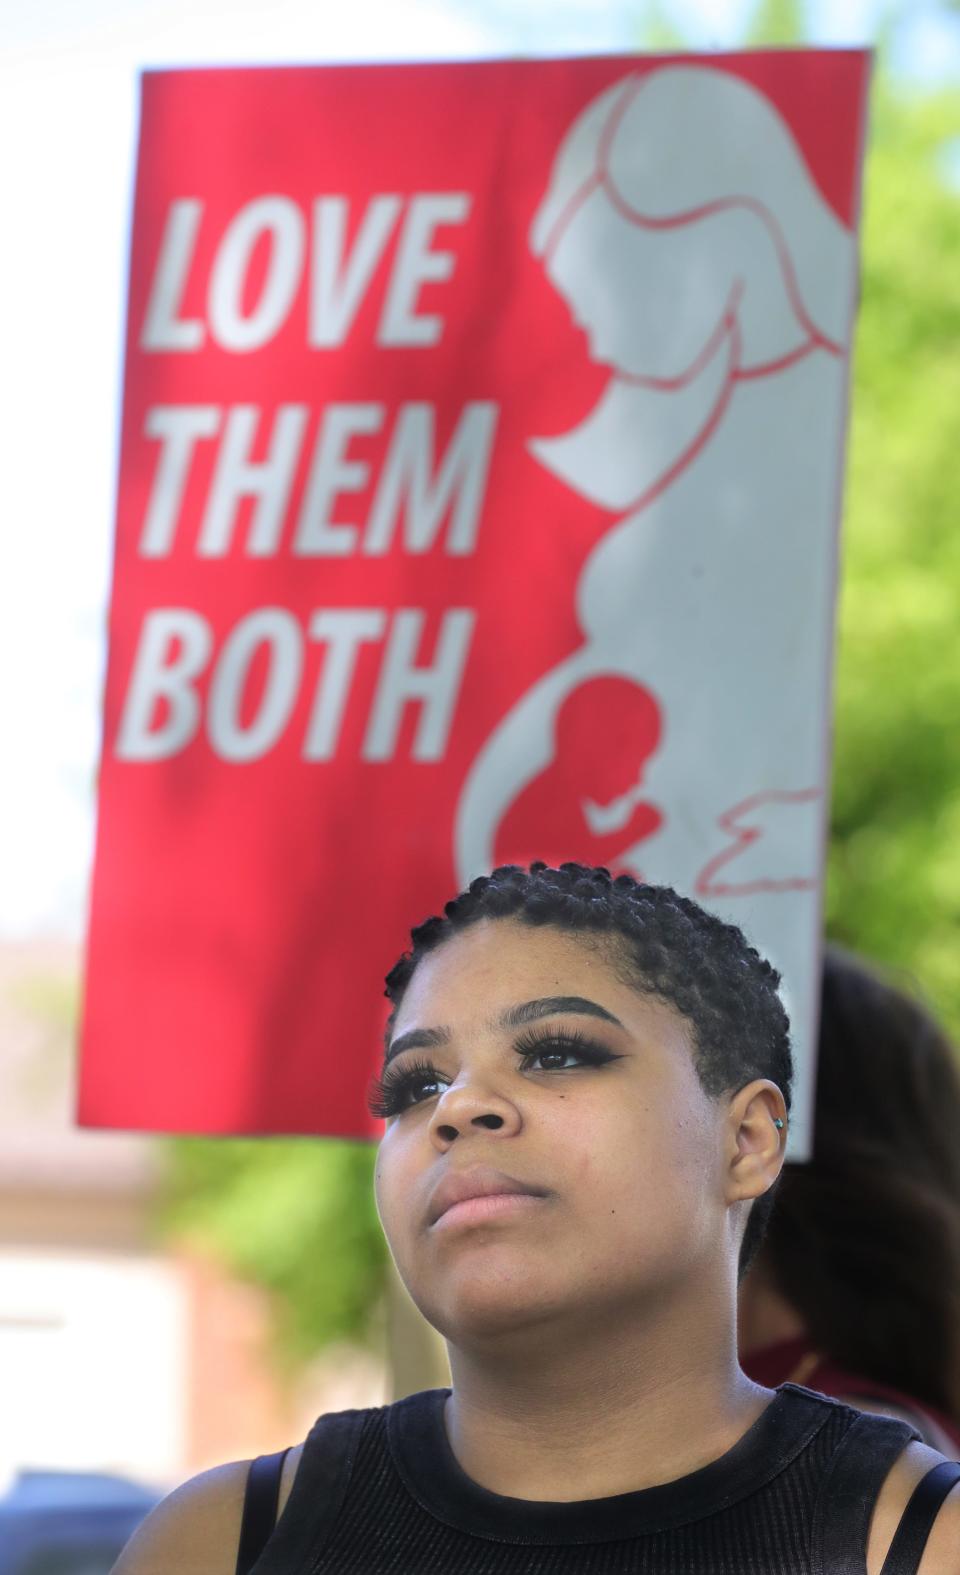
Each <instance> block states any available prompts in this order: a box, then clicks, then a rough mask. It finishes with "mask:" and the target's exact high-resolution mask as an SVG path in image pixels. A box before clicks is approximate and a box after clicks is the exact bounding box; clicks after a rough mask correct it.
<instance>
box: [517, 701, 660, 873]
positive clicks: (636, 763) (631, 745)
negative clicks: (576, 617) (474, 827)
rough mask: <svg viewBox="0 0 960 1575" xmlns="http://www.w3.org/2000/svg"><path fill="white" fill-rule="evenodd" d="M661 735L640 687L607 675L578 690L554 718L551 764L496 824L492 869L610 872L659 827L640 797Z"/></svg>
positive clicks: (656, 712)
mask: <svg viewBox="0 0 960 1575" xmlns="http://www.w3.org/2000/svg"><path fill="white" fill-rule="evenodd" d="M661 730H662V723H661V714H660V707H659V705H658V704H657V701H656V700H655V699H654V697H653V695H652V694H651V693H650V691H649V690H648V689H646V688H644V686H643V685H642V684H638V683H636V682H635V681H634V680H633V679H629V678H619V677H615V676H612V675H609V676H602V677H598V678H593V679H590V680H589V681H588V682H586V683H583V684H580V685H579V687H578V688H576V689H574V690H573V692H572V693H571V694H570V695H568V696H567V698H566V699H565V700H564V702H563V704H562V706H561V707H560V710H559V712H558V715H557V720H556V731H555V741H554V752H553V759H552V760H551V761H550V763H549V765H547V766H546V767H545V769H544V770H543V771H541V772H540V773H539V774H538V775H537V776H535V777H533V778H532V780H531V781H530V782H528V783H527V784H526V786H525V787H523V788H522V789H521V791H520V792H519V794H518V795H517V797H516V798H515V799H514V801H513V803H512V804H511V805H510V806H509V808H508V809H507V810H506V813H505V814H504V816H503V819H502V820H501V822H500V825H499V828H498V830H497V835H496V841H495V855H496V862H497V863H498V864H512V863H523V862H525V861H527V860H529V859H530V858H542V859H546V860H548V861H549V862H559V861H562V860H564V859H577V860H580V861H582V862H583V863H584V864H605V865H606V866H607V867H608V868H610V867H613V866H615V865H616V862H617V858H618V856H619V855H620V854H623V853H626V852H628V851H629V850H630V849H631V848H632V847H634V846H635V844H636V843H638V842H640V841H642V840H643V838H645V837H650V836H652V835H653V833H654V832H655V831H657V830H659V828H660V826H661V825H662V823H663V816H662V814H661V811H660V810H659V809H658V808H657V807H656V806H655V805H653V804H650V803H648V802H646V801H645V799H644V798H643V797H642V781H643V768H644V766H645V764H646V762H647V760H648V759H649V758H650V756H651V755H652V754H653V753H654V751H655V750H656V749H657V747H658V745H659V742H660V736H661Z"/></svg>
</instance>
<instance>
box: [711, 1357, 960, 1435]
mask: <svg viewBox="0 0 960 1575" xmlns="http://www.w3.org/2000/svg"><path fill="white" fill-rule="evenodd" d="M813 1357H816V1361H810V1360H808V1358H813ZM801 1364H802V1370H801V1374H800V1376H799V1377H797V1376H796V1375H797V1370H798V1369H800V1368H801ZM740 1366H741V1367H742V1369H743V1371H744V1372H745V1373H746V1375H747V1377H748V1378H751V1379H752V1380H753V1382H754V1383H755V1384H763V1385H764V1387H765V1388H767V1389H776V1387H777V1385H778V1384H782V1383H786V1382H788V1381H789V1382H791V1383H800V1384H802V1385H803V1386H804V1388H806V1389H814V1390H816V1391H817V1393H818V1394H822V1395H831V1396H833V1397H834V1398H835V1399H840V1400H846V1402H847V1404H848V1405H856V1403H857V1399H858V1398H862V1399H863V1400H869V1401H874V1400H875V1401H877V1402H878V1403H880V1402H882V1401H884V1400H889V1401H890V1403H891V1405H896V1406H900V1407H902V1409H903V1410H905V1411H910V1412H912V1413H913V1414H914V1415H915V1417H916V1425H917V1427H918V1428H919V1429H920V1431H921V1432H924V1433H925V1429H924V1426H923V1422H924V1418H930V1419H931V1420H932V1421H933V1422H935V1423H936V1425H937V1427H939V1428H940V1429H941V1430H942V1432H944V1433H945V1434H946V1435H947V1437H948V1438H949V1439H951V1440H952V1441H953V1444H954V1449H953V1451H951V1452H948V1451H946V1450H944V1451H943V1453H950V1454H952V1457H953V1458H954V1459H958V1460H960V1425H958V1424H957V1422H956V1421H954V1420H953V1418H952V1417H949V1416H946V1415H945V1414H944V1412H943V1411H938V1410H936V1409H935V1408H934V1407H933V1406H930V1405H927V1404H926V1402H921V1401H919V1400H917V1399H915V1398H914V1396H913V1395H908V1394H904V1392H903V1390H902V1389H894V1388H892V1387H891V1385H889V1384H881V1383H878V1382H877V1380H876V1379H875V1378H867V1377H866V1376H865V1375H864V1374H863V1373H854V1372H850V1371H848V1370H847V1369H846V1368H843V1367H839V1366H837V1365H836V1363H834V1362H831V1361H830V1359H829V1357H826V1356H822V1355H821V1354H820V1353H819V1352H818V1351H816V1350H815V1349H814V1347H813V1346H812V1345H811V1344H810V1341H809V1339H808V1338H807V1336H806V1335H801V1336H799V1337H798V1338H797V1339H793V1340H779V1341H778V1342H777V1343H776V1344H775V1345H765V1346H763V1347H762V1348H761V1349H759V1350H756V1351H751V1352H750V1354H749V1356H746V1357H743V1356H741V1358H740ZM934 1447H937V1448H939V1447H941V1446H940V1445H935V1446H934Z"/></svg>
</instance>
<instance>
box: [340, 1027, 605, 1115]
mask: <svg viewBox="0 0 960 1575" xmlns="http://www.w3.org/2000/svg"><path fill="white" fill-rule="evenodd" d="M513 1048H514V1050H515V1051H516V1052H517V1054H518V1055H519V1057H520V1059H521V1060H522V1061H532V1060H535V1059H536V1057H537V1056H538V1055H542V1054H543V1052H544V1050H547V1049H556V1050H570V1051H572V1052H573V1053H574V1054H576V1055H578V1056H580V1058H581V1060H582V1061H584V1062H585V1063H586V1065H588V1066H605V1065H606V1063H607V1062H609V1061H619V1060H620V1059H621V1057H620V1056H618V1055H616V1054H615V1053H614V1052H613V1051H612V1050H608V1049H607V1048H606V1046H605V1045H601V1044H598V1043H597V1042H596V1040H593V1039H588V1038H587V1036H586V1034H584V1033H583V1032H582V1031H581V1030H580V1029H579V1028H548V1027H544V1026H541V1027H538V1028H528V1029H527V1030H526V1032H525V1033H522V1034H520V1035H519V1037H518V1038H517V1039H515V1040H514V1046H513ZM439 1077H440V1073H439V1072H438V1071H437V1068H436V1067H435V1066H434V1065H433V1064H432V1062H430V1061H421V1060H416V1061H411V1062H409V1063H408V1064H407V1065H405V1066H403V1067H401V1068H400V1069H399V1070H394V1069H391V1068H390V1067H388V1068H387V1070H386V1071H385V1072H384V1073H383V1075H382V1077H375V1078H374V1079H373V1080H372V1081H371V1083H370V1086H369V1090H368V1093H367V1109H368V1110H369V1112H370V1114H371V1115H372V1116H378V1117H379V1118H380V1119H381V1120H382V1121H386V1120H389V1118H390V1117H391V1116H395V1115H399V1114H400V1112H401V1111H403V1110H406V1109H407V1108H408V1107H407V1105H406V1104H405V1103H404V1099H405V1096H406V1093H407V1091H408V1089H410V1088H412V1087H415V1086H416V1085H417V1084H418V1083H425V1082H436V1081H438V1079H439Z"/></svg>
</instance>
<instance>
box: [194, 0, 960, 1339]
mask: <svg viewBox="0 0 960 1575" xmlns="http://www.w3.org/2000/svg"><path fill="white" fill-rule="evenodd" d="M648 21H651V22H652V24H653V25H654V28H655V31H656V34H657V39H658V43H659V47H661V48H663V47H677V46H678V45H680V46H681V47H682V39H681V38H680V37H679V35H678V34H677V33H676V31H675V30H672V29H671V28H669V27H668V25H667V22H666V21H665V14H664V12H663V10H662V8H660V7H659V6H658V7H656V10H655V12H654V11H651V12H650V13H649V14H648ZM800 21H801V19H800V14H799V8H798V7H797V6H795V5H793V4H788V3H786V0H783V3H777V0H764V3H763V4H762V5H761V6H760V7H759V9H758V11H757V13H756V14H755V16H754V19H753V26H752V29H751V36H752V38H753V40H757V39H758V38H760V37H763V38H764V39H773V41H776V42H787V41H789V40H790V38H791V37H795V36H798V35H799V28H800ZM791 30H792V31H791ZM646 42H647V46H648V47H649V39H647V40H646ZM957 139H960V92H958V91H956V90H953V91H951V92H942V93H938V94H936V95H932V96H931V95H927V96H922V95H917V94H912V95H911V94H906V93H904V91H903V90H899V91H896V92H895V91H894V89H893V87H892V86H891V85H890V83H889V82H887V81H885V80H884V79H883V78H882V77H881V78H880V79H879V80H877V81H875V83H874V91H873V113H872V126H871V132H870V141H869V154H868V159H867V173H866V195H865V211H864V223H865V228H864V236H863V275H862V304H861V311H860V319H859V328H858V333H857V343H856V356H855V372H854V388H853V405H852V426H851V435H850V447H849V462H848V481H847V495H846V504H845V519H844V544H843V577H842V592H841V598H840V613H839V642H838V664H837V688H836V729H835V770H834V788H833V810H832V830H831V836H830V850H829V867H828V889H827V926H828V930H829V932H830V933H831V934H832V935H833V936H834V937H835V938H836V939H838V940H841V941H843V942H844V943H845V944H847V945H848V946H850V947H851V948H853V949H855V950H858V951H861V952H863V953H865V954H866V955H868V956H872V957H875V958H878V959H880V960H882V961H884V962H887V963H890V964H893V965H895V966H897V967H899V968H902V969H905V970H908V971H909V972H911V973H912V974H914V975H915V976H916V978H917V979H918V980H919V981H920V982H921V984H922V986H923V987H924V989H925V990H926V992H927V993H928V995H929V996H930V998H931V999H932V1000H933V1002H934V1003H935V1005H936V1006H938V1007H939V1009H940V1011H941V1013H942V1014H943V1016H944V1017H945V1018H946V1020H947V1022H948V1023H949V1025H950V1026H951V1028H952V1029H953V1031H954V1034H960V967H958V962H957V959H958V955H960V640H958V631H960V530H958V528H957V513H958V507H957V501H956V500H957V496H958V494H960V348H958V347H960V196H958V192H957V189H956V186H955V185H952V184H951V182H950V180H949V179H948V178H947V170H948V163H947V159H946V153H947V152H948V150H949V148H950V146H951V143H953V146H960V140H957ZM171 1157H172V1181H171V1192H170V1197H169V1199H168V1201H167V1203H166V1205H165V1209H164V1216H163V1225H164V1227H165V1228H167V1229H170V1228H176V1229H177V1230H178V1231H180V1232H186V1233H188V1234H189V1235H192V1236H193V1237H195V1238H198V1239H200V1240H202V1241H204V1242H207V1243H208V1244H211V1245H213V1246H214V1247H215V1248H216V1249H217V1250H218V1251H219V1252H220V1253H221V1254H223V1255H224V1256H225V1258H226V1259H227V1260H228V1262H229V1263H231V1264H232V1265H233V1266H234V1267H235V1268H236V1269H237V1270H239V1271H240V1272H241V1273H243V1274H246V1275H249V1276H250V1278H251V1279H253V1280H256V1281H258V1282H259V1283H261V1284H263V1285H265V1286H267V1287H269V1288H270V1289H271V1290H272V1291H273V1292H274V1293H275V1296H276V1302H277V1307H278V1320H279V1322H278V1329H279V1336H280V1338H279V1345H280V1349H281V1351H282V1352H283V1354H284V1355H285V1357H286V1358H287V1360H288V1361H289V1362H290V1363H291V1364H292V1363H295V1362H296V1361H297V1360H299V1359H300V1358H302V1357H305V1356H307V1355H309V1354H311V1353H312V1352H314V1351H316V1350H317V1349H319V1348H320V1347H322V1346H323V1345H325V1344H327V1343H329V1342H330V1341H333V1340H337V1339H340V1338H343V1337H350V1338H354V1339H361V1340H368V1341H369V1340H376V1339H378V1338H379V1337H380V1336H379V1332H380V1329H381V1323H380V1319H381V1316H382V1298H383V1292H384V1271H385V1265H386V1256H385V1249H384V1245H383V1241H382V1237H381V1233H380V1229H379V1225H378V1222H377V1219H376V1214H375V1210H374V1206H373V1188H372V1173H373V1159H374V1152H373V1148H372V1145H369V1144H363V1143H347V1142H336V1141H333V1140H325V1141H321V1142H310V1141H306V1140H303V1139H296V1140H273V1139H271V1140H262V1141H242V1142H241V1141H234V1140H229V1139H217V1140H196V1139H181V1140H178V1141H175V1142H174V1143H173V1144H172V1145H171Z"/></svg>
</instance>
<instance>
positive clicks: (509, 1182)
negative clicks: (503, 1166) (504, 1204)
mask: <svg viewBox="0 0 960 1575" xmlns="http://www.w3.org/2000/svg"><path fill="white" fill-rule="evenodd" d="M509 1192H519V1193H524V1194H526V1195H527V1196H528V1197H534V1198H544V1197H546V1195H547V1189H546V1187H535V1186H534V1185H533V1184H532V1183H531V1182H529V1181H520V1180H519V1179H518V1178H517V1177H516V1176H508V1175H507V1174H506V1173H505V1172H504V1171H502V1170H492V1169H490V1167H489V1166H487V1165H474V1166H471V1168H470V1169H469V1170H461V1171H452V1172H450V1173H448V1174H447V1175H446V1176H444V1177H443V1179H442V1180H441V1181H440V1182H439V1183H438V1185H437V1186H436V1187H434V1189H433V1191H432V1193H431V1194H430V1202H429V1205H428V1208H427V1224H428V1225H435V1224H436V1223H437V1220H438V1219H440V1218H441V1216H442V1215H444V1214H445V1213H446V1212H447V1209H452V1208H453V1206H454V1204H455V1203H465V1202H466V1201H467V1199H468V1198H494V1197H499V1196H502V1195H503V1194H505V1193H509Z"/></svg>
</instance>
